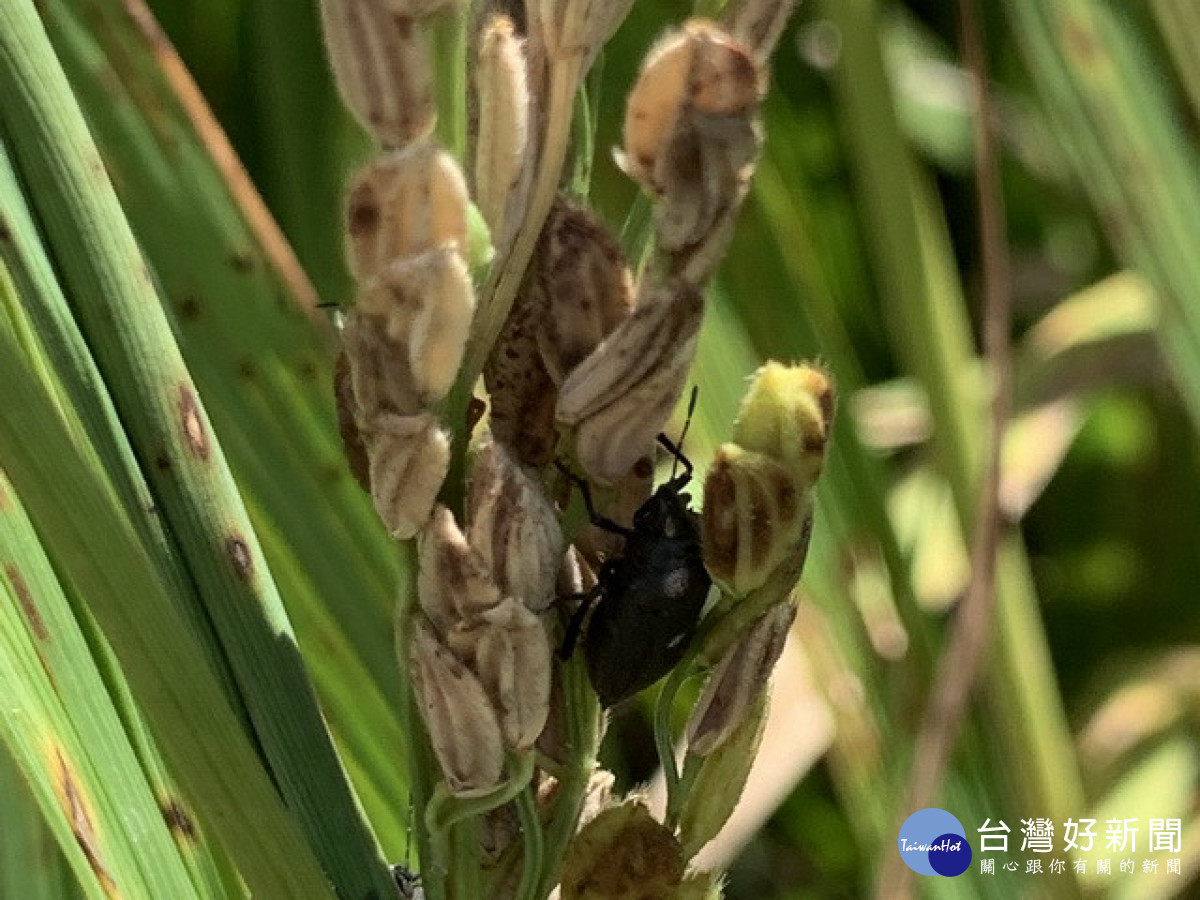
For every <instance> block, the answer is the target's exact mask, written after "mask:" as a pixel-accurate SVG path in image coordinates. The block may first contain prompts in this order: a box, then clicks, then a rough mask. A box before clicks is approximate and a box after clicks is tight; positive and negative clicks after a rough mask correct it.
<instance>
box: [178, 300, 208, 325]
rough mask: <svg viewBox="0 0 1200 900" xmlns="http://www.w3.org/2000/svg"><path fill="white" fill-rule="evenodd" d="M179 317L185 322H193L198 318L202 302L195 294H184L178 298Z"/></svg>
mask: <svg viewBox="0 0 1200 900" xmlns="http://www.w3.org/2000/svg"><path fill="white" fill-rule="evenodd" d="M178 309H179V318H181V319H183V320H184V321H185V322H195V321H196V320H197V319H199V318H200V313H201V311H202V309H203V304H202V303H201V302H200V298H199V297H197V296H196V295H195V294H185V295H184V296H183V297H182V298H180V300H179V306H178Z"/></svg>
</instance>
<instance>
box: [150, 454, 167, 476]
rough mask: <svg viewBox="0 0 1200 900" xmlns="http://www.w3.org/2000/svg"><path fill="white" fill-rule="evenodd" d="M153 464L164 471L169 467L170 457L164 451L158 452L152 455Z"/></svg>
mask: <svg viewBox="0 0 1200 900" xmlns="http://www.w3.org/2000/svg"><path fill="white" fill-rule="evenodd" d="M154 466H155V468H157V469H158V470H159V471H160V472H166V471H167V470H168V469H170V468H171V458H170V457H169V456H167V454H165V453H160V454H158V456H156V457H154Z"/></svg>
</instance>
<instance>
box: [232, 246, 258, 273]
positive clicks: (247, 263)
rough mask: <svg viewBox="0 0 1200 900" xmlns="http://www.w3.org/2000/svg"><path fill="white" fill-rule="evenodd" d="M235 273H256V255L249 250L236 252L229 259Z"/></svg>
mask: <svg viewBox="0 0 1200 900" xmlns="http://www.w3.org/2000/svg"><path fill="white" fill-rule="evenodd" d="M229 264H230V265H231V266H233V269H234V271H235V272H241V273H243V274H245V273H248V272H253V271H254V254H253V253H251V252H250V251H249V250H235V251H234V252H233V253H232V254H231V255H230V257H229Z"/></svg>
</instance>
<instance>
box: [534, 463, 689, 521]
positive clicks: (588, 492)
mask: <svg viewBox="0 0 1200 900" xmlns="http://www.w3.org/2000/svg"><path fill="white" fill-rule="evenodd" d="M556 465H557V466H558V471H560V472H562V473H563V474H564V475H566V476H567V477H568V478H570V479H571V481H573V482H575V486H576V487H578V488H579V493H580V494H582V495H583V506H584V509H586V510H587V514H588V520H589V521H590V522H591V523H592V524H593V525H595V526H596V527H597V528H603V529H604V530H605V531H611V532H612V533H613V534H619V535H621V537H626V538H627V537H631V536H632V535H633V531H632V529H629V528H626V527H625V526H624V525H618V524H617V523H616V522H614V521H613V520H612V519H610V518H609V517H608V516H602V515H600V513H598V512H596V504H595V503H594V502H593V501H592V488H591V486H590V485H589V484H588V483H587V482H586V481H585V480H584V479H582V478H580V477H579V476H578V475H576V474H575V473H574V472H572V471H571V470H570V469H568V468H567V467H566V466H565V465H563V464H562V463H561V462H558V463H556ZM690 465H691V464H690V463H689V466H690Z"/></svg>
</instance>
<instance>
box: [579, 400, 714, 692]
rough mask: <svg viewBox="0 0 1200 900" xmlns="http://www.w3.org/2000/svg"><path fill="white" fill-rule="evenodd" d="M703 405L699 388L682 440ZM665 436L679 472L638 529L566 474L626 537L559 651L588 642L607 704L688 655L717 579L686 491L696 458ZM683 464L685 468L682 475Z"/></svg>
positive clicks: (642, 510)
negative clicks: (709, 565) (698, 399)
mask: <svg viewBox="0 0 1200 900" xmlns="http://www.w3.org/2000/svg"><path fill="white" fill-rule="evenodd" d="M695 405H696V392H695V390H693V391H692V399H691V403H690V405H689V407H688V422H687V423H685V425H684V434H683V435H680V439H679V442H680V445H681V446H682V444H683V437H684V435H686V433H687V424H690V422H691V414H692V409H693V408H694V407H695ZM658 440H659V443H661V444H662V445H663V446H664V447H666V449H667V450H668V451H670V453H671V455H672V456H673V457H674V460H675V462H674V463H673V464H672V466H671V477H670V479H669V480H668V481H667V482H666V483H664V484H662V485H660V486H659V488H658V490H656V491H655V492H654V494H653V495H652V496H651V497H650V499H648V500H647V501H646V502H645V503H643V504H642V505H641V507H639V508H638V510H637V512H635V513H634V515H633V527H632V528H626V527H624V526H622V525H618V524H617V523H616V522H614V521H612V520H611V519H609V518H606V517H605V516H601V515H599V514H598V513H597V512H596V509H595V506H594V505H593V503H592V495H591V491H590V490H589V489H588V485H587V482H585V481H584V480H583V479H581V478H579V477H578V476H577V475H574V474H573V473H571V472H567V473H566V474H567V476H568V477H569V478H571V480H572V481H574V482H575V483H576V484H577V485H578V486H579V488H580V491H581V492H582V494H583V501H584V505H585V506H586V508H587V512H588V516H589V518H590V519H591V521H592V524H593V525H595V526H596V527H598V528H603V529H604V530H605V531H610V532H612V533H614V534H619V535H621V536H622V537H623V538H625V548H624V551H623V553H622V554H621V555H620V556H616V557H613V558H612V559H608V560H605V562H604V565H603V566H601V568H600V572H599V574H598V575H597V583H596V586H595V587H594V588H592V590H590V591H587V592H586V593H584V594H583V595H582V597H581V603H580V606H579V609H578V610H577V611H576V612H575V614H574V615H573V616H572V618H571V622H570V624H569V625H568V627H567V634H566V637H565V638H564V640H563V645H562V647H561V649H560V650H559V655H560V656H561V657H562V658H563V659H566V658H569V657H570V655H571V653H572V652H573V650H574V648H575V644H576V643H577V642H578V643H579V644H580V645H581V646H582V648H583V655H584V660H585V661H586V663H587V669H588V677H589V678H590V679H591V682H592V687H593V688H595V690H596V694H597V696H599V698H600V702H601V703H602V704H603V705H604V706H613V705H615V704H617V703H619V702H620V701H622V700H624V699H625V698H627V697H632V696H633V695H634V694H636V693H637V692H638V691H640V690H642V689H643V688H647V687H649V686H650V685H652V684H653V683H654V682H656V681H658V679H660V678H661V677H662V676H663V675H665V674H667V672H669V671H670V670H671V669H672V668H674V667H675V666H676V665H677V664H678V663H679V661H680V660H681V659H683V655H684V653H686V652H687V648H688V644H689V643H690V642H691V639H692V635H693V633H694V632H695V630H696V625H697V623H698V622H699V620H700V613H701V611H702V610H703V608H704V601H705V598H706V597H707V596H708V589H709V586H710V585H711V584H712V580H711V579H710V578H709V575H708V572H707V571H706V570H705V568H704V561H703V558H702V556H701V552H700V525H699V520H698V517H697V516H696V514H695V513H694V512H692V510H691V509H690V508H689V503H690V501H691V498H690V496H689V495H688V494H685V493H683V489H684V487H686V486H687V483H688V482H689V481H690V480H691V478H692V463H691V461H689V460H688V458H687V457H686V456H684V455H683V451H682V450H681V449H680V447H679V446H676V445H675V444H674V443H672V442H671V441H670V440H669V439H668V438H667V437H666V436H665V435H661V434H660V435H659V436H658ZM676 465H679V466H682V467H683V472H681V473H680V474H679V475H676V474H675V467H676ZM564 471H566V470H565V469H564ZM585 620H586V627H585ZM581 630H582V637H581V636H580V632H581Z"/></svg>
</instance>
